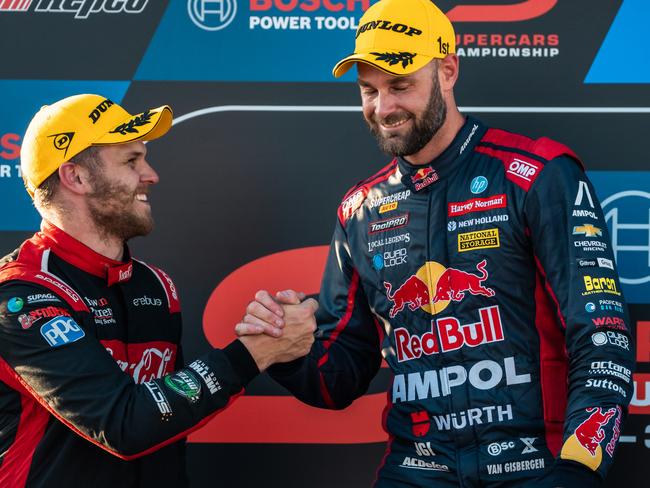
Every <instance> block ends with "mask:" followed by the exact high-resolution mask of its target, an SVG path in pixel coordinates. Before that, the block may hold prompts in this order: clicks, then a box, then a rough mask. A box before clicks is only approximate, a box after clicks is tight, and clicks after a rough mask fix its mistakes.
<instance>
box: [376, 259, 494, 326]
mask: <svg viewBox="0 0 650 488" xmlns="http://www.w3.org/2000/svg"><path fill="white" fill-rule="evenodd" d="M486 266H487V261H486V260H485V259H484V260H483V261H481V262H480V263H478V264H477V265H476V270H477V271H478V274H472V273H468V272H466V271H463V270H460V269H455V268H445V267H444V266H443V265H442V264H440V263H436V262H435V261H429V262H427V263H426V264H425V265H424V266H422V267H421V268H420V269H419V270H418V271H417V273H416V274H414V275H413V276H411V277H409V278H408V279H407V280H406V281H405V282H404V283H403V284H402V285H401V286H400V287H399V288H398V289H397V290H395V291H393V285H392V284H390V283H388V282H387V281H384V288H386V297H387V298H388V299H389V300H390V301H391V302H392V303H393V306H392V307H391V309H390V312H389V315H390V318H394V317H395V316H396V315H397V314H398V313H399V312H401V311H402V310H404V307H406V306H407V305H408V307H409V309H410V310H411V311H412V312H414V311H415V310H417V309H418V308H421V309H423V310H424V311H425V312H428V313H430V314H431V315H436V314H439V313H440V312H442V311H443V310H444V309H445V308H447V305H449V302H451V301H452V300H453V301H455V302H460V301H462V300H463V299H464V298H465V295H466V292H469V293H470V294H472V295H483V296H486V297H493V296H494V295H495V292H494V290H493V289H492V288H487V287H486V286H483V282H484V281H485V280H487V279H488V277H489V274H488V272H487V270H486V269H485V267H486Z"/></svg>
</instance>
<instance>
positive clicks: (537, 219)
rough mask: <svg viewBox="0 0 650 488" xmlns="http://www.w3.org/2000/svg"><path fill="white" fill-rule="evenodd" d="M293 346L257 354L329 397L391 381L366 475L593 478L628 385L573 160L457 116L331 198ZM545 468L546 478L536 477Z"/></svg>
mask: <svg viewBox="0 0 650 488" xmlns="http://www.w3.org/2000/svg"><path fill="white" fill-rule="evenodd" d="M338 217H339V218H338V222H337V224H336V230H335V232H334V237H333V240H332V244H331V248H330V254H329V258H328V262H327V267H326V271H325V275H324V279H323V283H322V287H321V291H320V309H319V311H318V317H317V318H318V324H319V334H318V339H317V341H316V343H315V345H314V346H313V348H312V351H311V353H310V354H309V356H307V358H305V359H302V360H298V361H296V362H294V363H291V364H289V365H280V366H275V367H273V368H271V373H272V375H273V376H274V378H275V379H276V380H278V381H279V382H280V383H281V384H282V385H284V386H285V387H287V388H288V389H289V390H290V391H291V392H292V393H293V394H294V395H296V396H297V397H298V398H299V399H301V400H302V401H304V402H306V403H308V404H311V405H315V406H318V407H324V408H332V409H340V408H345V407H346V406H348V405H349V404H350V403H351V402H352V401H353V400H354V399H356V398H358V397H359V396H361V395H363V394H364V393H365V392H366V390H367V389H368V385H369V383H370V380H371V379H372V378H373V377H374V375H375V373H376V372H377V370H378V368H379V366H380V363H381V360H382V356H383V358H384V359H385V361H386V363H388V366H389V367H390V369H391V370H392V372H393V374H394V378H393V381H392V387H391V388H390V390H389V392H388V397H389V401H388V405H387V407H386V410H385V414H384V426H385V429H386V431H387V432H388V434H389V441H388V448H387V453H386V456H385V458H384V460H383V463H382V465H381V467H380V469H379V472H378V481H377V486H378V487H387V486H400V487H402V486H418V487H428V486H436V487H438V486H439V487H446V486H449V487H452V486H462V487H478V486H483V487H496V486H543V483H542V482H531V481H530V480H532V479H538V478H540V477H543V476H547V477H548V476H550V475H553V476H555V478H554V479H553V480H552V481H551V480H550V481H549V483H553V484H552V485H551V484H550V485H549V486H581V487H586V486H596V485H598V484H599V483H600V481H601V479H602V478H603V477H604V476H605V475H606V473H607V470H608V469H609V467H610V465H611V463H612V458H613V455H614V450H615V447H616V443H617V440H618V437H619V434H620V432H621V429H622V421H623V418H624V417H625V414H626V409H627V405H628V403H629V401H630V399H631V396H632V389H633V388H632V383H631V373H632V369H633V364H634V360H633V354H632V352H633V347H632V344H631V340H630V333H629V330H628V315H627V310H626V306H625V303H624V299H623V296H622V294H621V288H620V283H619V279H618V276H617V272H616V265H615V263H614V257H613V254H612V249H611V243H610V238H609V235H608V230H607V227H606V224H605V221H604V218H603V214H602V211H601V208H600V205H599V203H598V201H597V199H596V194H595V192H594V189H593V187H592V185H591V183H590V182H589V180H588V179H587V177H586V175H585V173H584V171H583V167H582V165H581V163H580V162H579V161H578V159H577V157H576V156H575V155H574V154H573V153H572V152H571V151H570V150H569V149H568V148H567V147H565V146H563V145H561V144H559V143H557V142H554V141H551V140H549V139H546V138H542V139H538V140H532V139H529V138H526V137H523V136H520V135H516V134H513V133H510V132H506V131H502V130H496V129H488V128H486V127H485V126H484V125H483V124H482V123H481V122H479V121H478V120H476V119H473V118H471V117H470V118H468V119H467V121H466V123H465V125H464V126H463V128H462V129H461V131H460V132H459V133H458V135H457V136H456V138H455V139H454V141H453V142H452V143H451V145H450V146H449V147H448V148H447V149H446V150H445V151H444V152H443V153H442V154H441V155H440V156H439V157H438V158H436V159H435V160H434V161H432V162H431V163H430V164H429V165H427V166H418V167H415V166H412V165H410V164H409V163H408V162H406V161H405V160H403V159H401V158H397V159H396V160H394V161H393V162H391V163H390V164H389V165H388V166H386V167H385V168H383V169H382V170H381V171H380V172H378V173H377V174H375V175H374V176H372V177H371V178H369V179H367V180H365V181H363V182H361V183H359V184H358V185H356V186H355V187H354V188H353V189H352V190H350V192H349V193H348V194H347V196H346V198H345V199H344V201H343V203H342V205H341V207H340V208H339V215H338ZM547 479H548V478H547Z"/></svg>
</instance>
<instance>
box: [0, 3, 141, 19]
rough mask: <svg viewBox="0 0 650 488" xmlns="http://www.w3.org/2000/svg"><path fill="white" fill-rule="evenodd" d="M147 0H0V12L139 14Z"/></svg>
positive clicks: (79, 16) (84, 15) (82, 15)
mask: <svg viewBox="0 0 650 488" xmlns="http://www.w3.org/2000/svg"><path fill="white" fill-rule="evenodd" d="M148 3H149V0H75V1H74V2H73V1H70V0H0V12H27V11H28V10H30V7H31V6H32V5H34V8H33V9H32V10H33V11H34V12H39V13H41V12H42V13H52V12H54V13H67V14H74V17H75V18H76V19H87V18H88V16H89V15H90V14H97V13H106V14H120V13H125V14H139V13H141V12H142V11H143V10H144V9H145V8H146V6H147V4H148Z"/></svg>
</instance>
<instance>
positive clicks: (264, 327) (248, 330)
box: [235, 290, 305, 337]
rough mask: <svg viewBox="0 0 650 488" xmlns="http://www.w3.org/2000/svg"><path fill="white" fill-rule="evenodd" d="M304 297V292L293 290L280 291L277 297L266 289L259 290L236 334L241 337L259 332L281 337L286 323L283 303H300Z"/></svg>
mask: <svg viewBox="0 0 650 488" xmlns="http://www.w3.org/2000/svg"><path fill="white" fill-rule="evenodd" d="M304 299H305V294H304V293H302V292H296V291H293V290H284V291H279V292H277V293H276V294H275V297H273V296H271V294H270V293H269V292H268V291H266V290H259V291H258V292H257V293H255V299H254V300H253V301H252V302H250V303H249V304H248V306H247V307H246V315H244V318H243V319H242V321H241V322H240V323H238V324H237V325H236V326H235V334H237V335H238V336H240V337H242V336H247V335H258V334H266V335H269V336H272V337H280V336H281V335H282V329H283V328H284V324H285V318H284V309H283V307H282V305H298V304H299V303H301V302H302V301H303V300H304Z"/></svg>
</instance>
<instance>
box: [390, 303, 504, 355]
mask: <svg viewBox="0 0 650 488" xmlns="http://www.w3.org/2000/svg"><path fill="white" fill-rule="evenodd" d="M479 317H480V320H479V321H478V322H476V323H473V324H461V323H460V321H459V320H458V319H456V318H454V317H445V318H442V319H438V320H436V321H433V320H432V321H431V330H430V331H429V332H425V333H424V334H422V335H416V334H413V335H411V333H410V332H409V331H408V330H407V329H405V328H403V327H401V328H399V329H395V343H396V345H397V360H398V361H399V362H402V361H410V360H411V359H417V358H419V357H421V356H422V355H425V356H430V355H432V354H438V353H440V352H449V351H456V350H458V349H460V348H461V347H464V346H467V347H476V346H480V345H481V344H489V343H492V342H499V341H502V340H503V338H504V335H503V324H502V322H501V315H500V314H499V307H498V305H494V306H492V307H487V308H481V309H480V310H479Z"/></svg>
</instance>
